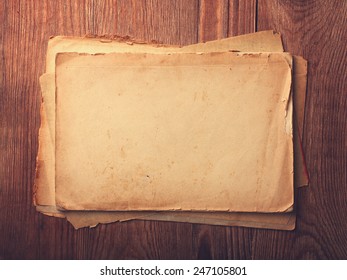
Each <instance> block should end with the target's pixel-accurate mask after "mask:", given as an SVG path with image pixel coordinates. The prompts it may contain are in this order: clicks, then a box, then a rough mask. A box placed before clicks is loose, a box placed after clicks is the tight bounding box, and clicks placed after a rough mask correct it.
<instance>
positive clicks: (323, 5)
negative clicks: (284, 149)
mask: <svg viewBox="0 0 347 280" xmlns="http://www.w3.org/2000/svg"><path fill="white" fill-rule="evenodd" d="M346 18H347V2H346V1H324V0H320V1H313V0H312V1H285V2H283V1H279V0H278V1H260V2H259V11H258V28H259V30H265V29H274V30H277V31H279V32H281V33H282V36H283V42H284V46H285V49H286V50H288V51H290V52H292V53H294V54H298V55H303V56H304V57H305V58H306V59H307V60H308V66H309V67H308V92H307V102H306V114H305V129H304V150H305V152H306V160H307V165H308V170H309V173H310V177H311V186H310V187H309V188H307V189H301V190H299V191H298V223H297V230H296V231H295V238H293V236H292V235H291V234H283V233H280V232H279V233H277V234H274V233H272V232H269V233H268V234H265V235H263V236H262V238H261V240H258V241H257V242H258V244H264V243H268V244H269V246H268V249H266V251H262V249H260V250H258V249H255V252H254V255H255V256H256V257H259V258H263V257H264V256H274V257H277V258H288V256H290V255H291V254H293V255H292V257H293V258H313V259H315V258H317V259H325V258H344V259H345V258H346V257H347V253H346V252H347V234H346V232H347V216H346V215H345V214H344V213H346V211H347V204H346V201H347V172H346V170H347V166H346V163H347V153H346V133H347V123H346V119H347V113H346V112H347V111H346V105H347V103H346V102H347V101H346V100H347V91H346V88H347V82H346V79H345V75H346V72H347V66H346V65H347V63H346V62H347V51H346V38H347V31H346V28H345V26H346ZM271 240H273V241H271ZM284 242H285V243H287V246H286V247H285V248H283V243H284ZM257 248H262V246H260V245H259V246H257ZM280 251H281V252H282V253H278V252H280ZM291 252H293V253H291Z"/></svg>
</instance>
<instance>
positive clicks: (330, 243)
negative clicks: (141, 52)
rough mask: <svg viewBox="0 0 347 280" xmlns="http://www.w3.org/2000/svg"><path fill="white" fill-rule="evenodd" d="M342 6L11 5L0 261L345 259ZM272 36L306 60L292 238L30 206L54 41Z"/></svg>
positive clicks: (3, 99) (0, 82) (116, 0)
mask: <svg viewBox="0 0 347 280" xmlns="http://www.w3.org/2000/svg"><path fill="white" fill-rule="evenodd" d="M346 6H347V2H346V1H338V0H337V1H328V0H326V1H323V0H319V1H313V0H308V1H299V0H296V1H289V0H269V1H262V0H259V1H256V0H252V1H246V0H229V1H227V0H217V1H214V0H174V1H171V0H131V1H128V0H105V1H102V0H77V1H68V0H38V1H36V0H28V1H21V0H13V1H1V3H0V17H1V20H2V26H1V32H0V71H1V73H0V210H1V212H0V259H336V258H340V259H341V258H347V234H346V232H347V217H346V215H345V213H346V211H347V204H346V201H347V175H346V173H347V166H346V165H347V149H346V147H347V142H346V139H347V137H346V132H347V125H346V119H347V116H346V105H347V104H346V102H347V101H346V100H347V98H346V93H347V90H346V79H345V76H346V65H347V63H346V62H347V61H346V56H347V50H346V44H345V42H346V39H347V32H346V18H347V7H346ZM256 28H258V30H265V29H271V28H273V29H275V30H277V31H280V32H281V33H282V35H283V41H284V45H285V48H286V49H287V50H288V51H290V52H293V53H295V54H299V55H303V56H304V57H305V58H307V59H308V60H309V83H308V98H307V104H306V116H305V118H306V120H305V130H304V138H305V142H304V147H305V150H306V156H307V162H308V167H309V171H310V175H311V187H310V188H307V189H301V190H300V191H298V194H297V197H298V209H297V211H298V225H297V229H296V230H295V231H293V232H282V231H273V230H260V229H246V228H238V227H220V226H208V225H191V224H187V223H170V222H154V221H153V222H151V221H131V222H126V223H114V224H109V225H100V226H98V227H96V228H93V229H81V230H78V231H76V230H74V229H73V228H72V226H71V225H70V224H68V223H67V222H66V221H65V220H62V219H57V218H53V217H47V216H43V215H41V214H38V213H36V211H35V209H34V207H33V206H32V186H33V179H34V173H35V157H36V152H37V148H38V142H37V134H38V129H39V124H40V119H39V106H40V99H41V97H40V91H39V84H38V78H39V76H40V75H41V74H42V73H43V71H44V67H45V62H44V61H45V53H46V44H47V40H48V38H49V36H52V35H58V34H60V35H75V36H83V35H85V34H97V35H103V34H106V35H121V36H130V37H133V38H136V39H139V40H143V41H157V42H162V43H166V44H177V45H185V44H191V43H196V42H198V41H206V40H211V39H217V38H224V37H227V36H230V35H239V34H244V33H248V32H253V31H255V30H256Z"/></svg>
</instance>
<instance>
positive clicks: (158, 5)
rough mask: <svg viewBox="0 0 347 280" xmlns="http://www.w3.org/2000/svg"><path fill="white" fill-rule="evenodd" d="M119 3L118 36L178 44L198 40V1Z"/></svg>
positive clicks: (157, 0) (125, 0)
mask: <svg viewBox="0 0 347 280" xmlns="http://www.w3.org/2000/svg"><path fill="white" fill-rule="evenodd" d="M116 6H117V12H116V18H117V19H116V22H117V34H118V35H121V36H130V37H132V38H136V39H140V40H143V41H146V42H151V41H154V42H159V43H164V44H174V45H188V44H193V43H196V42H197V40H198V38H197V24H198V23H197V17H198V10H197V6H198V1H197V0H193V1H191V0H174V1H170V0H148V1H135V0H133V1H127V0H118V1H117V4H116ZM111 20H112V19H111ZM111 22H112V21H111Z"/></svg>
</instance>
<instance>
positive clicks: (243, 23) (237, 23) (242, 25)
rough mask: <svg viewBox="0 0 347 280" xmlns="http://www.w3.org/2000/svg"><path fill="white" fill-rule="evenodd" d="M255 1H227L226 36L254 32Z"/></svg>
mask: <svg viewBox="0 0 347 280" xmlns="http://www.w3.org/2000/svg"><path fill="white" fill-rule="evenodd" d="M257 2H258V1H257V0H229V26H228V36H237V35H242V34H247V33H252V32H255V31H256V15H257Z"/></svg>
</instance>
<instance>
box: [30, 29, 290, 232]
mask: <svg viewBox="0 0 347 280" xmlns="http://www.w3.org/2000/svg"><path fill="white" fill-rule="evenodd" d="M241 37H242V39H243V42H241V45H240V47H237V46H236V44H234V43H233V42H235V40H238V39H237V38H238V37H233V38H228V39H226V40H229V42H230V43H229V46H228V49H234V50H236V49H239V50H246V49H247V48H248V50H252V51H261V50H262V51H265V50H266V51H281V50H283V49H282V44H281V41H280V38H279V36H277V35H276V34H275V35H273V32H272V31H267V32H259V33H255V34H248V35H245V36H240V38H241ZM259 37H263V39H262V41H263V42H264V44H263V46H262V47H263V49H250V48H251V47H252V45H253V46H254V44H253V43H252V38H256V40H259ZM65 40H67V38H66V37H63V38H55V39H53V40H52V41H50V44H51V42H52V43H53V44H54V48H55V52H54V51H52V52H50V53H51V59H50V58H49V57H50V56H49V55H47V68H48V69H49V67H48V66H49V65H50V62H54V59H52V57H53V58H54V57H55V53H56V52H60V51H62V50H63V51H64V50H65V51H78V50H80V49H81V48H83V47H84V48H85V52H88V53H89V52H106V49H107V48H108V45H109V43H104V42H103V43H102V42H100V40H98V39H83V40H80V39H76V38H70V40H71V41H69V42H68V43H67V44H66V43H65V42H64V41H65ZM91 41H92V42H93V43H92V42H91ZM215 43H216V44H215V46H212V45H211V46H210V50H213V47H216V45H217V44H218V41H215ZM90 45H92V46H91V47H90ZM198 45H205V46H206V44H198ZM51 46H52V44H51ZM127 47H133V46H132V45H129V44H127ZM117 49H118V44H115V45H113V46H112V48H110V50H109V51H116V50H117ZM150 49H152V48H149V47H147V49H146V52H149V51H150ZM205 50H206V51H209V50H208V49H205ZM127 51H128V50H127ZM199 51H202V50H201V49H200V50H199ZM51 66H52V67H51V68H54V64H51ZM43 78H46V84H49V83H50V84H51V88H52V89H53V90H51V91H50V92H51V95H54V87H55V86H54V80H53V83H52V82H51V81H52V79H53V78H52V77H49V74H46V75H45V76H44V77H43ZM49 78H50V80H51V81H49ZM42 80H43V83H44V82H45V81H44V79H42ZM47 80H48V82H47ZM41 82H42V81H41ZM41 85H42V83H41ZM43 88H45V86H44V85H43ZM43 95H44V96H46V97H45V101H48V99H49V97H50V94H45V91H43ZM53 123H54V122H53ZM42 129H44V127H41V130H42ZM53 133H54V125H53ZM51 138H52V135H51ZM53 138H54V134H53ZM45 144H46V145H45V146H46V147H47V144H48V145H49V144H51V142H50V141H46V142H45ZM41 173H42V172H40V174H41ZM46 189H50V188H45V190H46ZM53 189H54V186H53ZM53 194H54V192H53ZM53 200H54V197H53ZM37 204H43V205H45V203H44V201H38V203H37ZM42 208H45V207H42V206H38V211H41V212H44V211H43V209H42ZM46 208H47V207H46ZM48 208H49V207H48ZM46 211H52V210H51V209H50V208H49V209H48V210H46ZM65 214H66V215H67V216H69V215H70V212H67V213H65ZM103 214H104V215H109V216H110V221H117V220H122V219H123V218H118V217H119V215H121V214H119V213H103ZM175 214H176V215H178V214H179V213H175ZM181 214H182V216H184V217H185V219H186V220H185V221H189V222H194V219H193V218H191V219H190V218H189V214H190V213H181ZM229 214H230V215H232V214H233V213H229ZM243 214H244V213H240V214H239V218H240V219H241V220H248V219H249V217H248V216H247V215H243ZM76 215H77V216H78V215H80V216H81V217H82V216H84V215H87V213H80V212H78V213H74V217H76ZM133 215H134V216H135V217H134V216H133V218H136V215H137V214H136V213H134V214H133ZM156 215H157V218H158V217H160V216H161V215H165V214H164V213H157V214H156ZM205 215H206V216H209V217H212V216H213V217H215V218H216V220H217V221H218V222H219V224H228V221H232V220H233V218H232V217H229V218H226V221H223V219H222V218H221V217H219V215H221V213H205ZM250 215H253V216H254V217H256V218H257V219H259V217H261V216H263V214H250ZM281 215H283V214H272V215H270V216H269V217H268V220H267V222H264V227H271V228H277V227H274V226H273V225H274V224H275V223H274V222H272V220H275V216H281ZM88 217H93V214H91V213H88ZM137 218H139V217H137ZM293 218H294V219H289V220H285V221H284V222H282V224H284V225H287V229H291V228H293V227H294V220H295V217H293ZM152 219H155V218H154V217H153V218H152ZM207 220H208V219H207ZM70 221H71V222H73V223H76V219H70ZM180 221H182V219H180ZM251 221H252V220H251ZM289 221H291V222H290V223H289ZM98 222H102V221H99V220H98V217H96V218H95V220H94V221H92V222H91V224H93V223H94V224H96V223H98ZM234 222H235V221H234ZM289 224H291V225H290V226H289V227H288V225H289ZM234 225H238V224H237V223H235V224H234ZM75 226H76V224H75ZM83 226H88V224H85V225H83ZM248 226H254V227H258V226H257V224H253V225H250V224H248Z"/></svg>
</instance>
